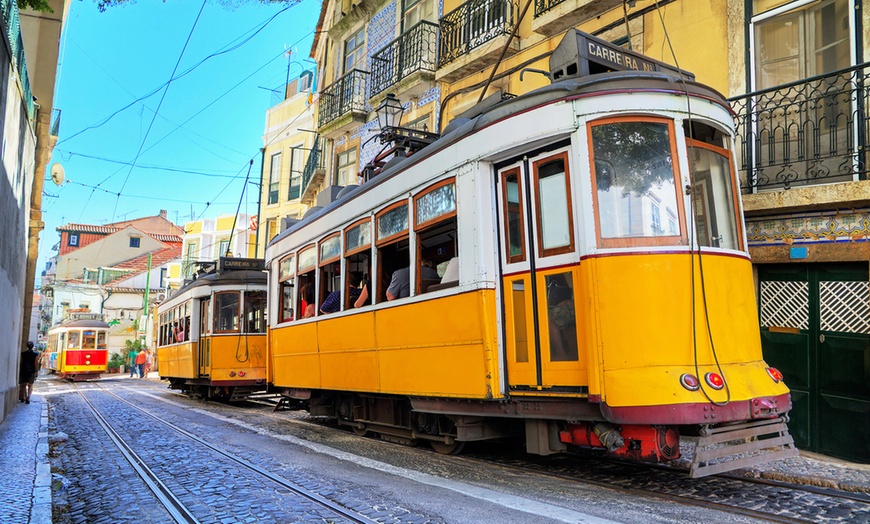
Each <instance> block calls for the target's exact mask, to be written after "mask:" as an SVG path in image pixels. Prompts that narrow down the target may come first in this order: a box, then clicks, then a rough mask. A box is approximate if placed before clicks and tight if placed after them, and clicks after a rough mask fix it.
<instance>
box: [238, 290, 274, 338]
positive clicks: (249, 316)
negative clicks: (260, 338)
mask: <svg viewBox="0 0 870 524" xmlns="http://www.w3.org/2000/svg"><path fill="white" fill-rule="evenodd" d="M243 303H244V320H245V322H244V332H245V333H246V334H250V335H263V334H265V333H266V306H267V304H268V299H267V293H266V290H265V289H246V290H245V292H244V298H243Z"/></svg>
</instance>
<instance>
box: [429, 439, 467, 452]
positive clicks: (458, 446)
mask: <svg viewBox="0 0 870 524" xmlns="http://www.w3.org/2000/svg"><path fill="white" fill-rule="evenodd" d="M429 445H430V446H432V449H433V450H435V453H438V454H439V455H458V454H459V453H461V452H462V448H464V447H465V442H462V441H459V440H454V441H453V442H452V443H450V444H445V443H444V442H440V441H437V440H430V441H429Z"/></svg>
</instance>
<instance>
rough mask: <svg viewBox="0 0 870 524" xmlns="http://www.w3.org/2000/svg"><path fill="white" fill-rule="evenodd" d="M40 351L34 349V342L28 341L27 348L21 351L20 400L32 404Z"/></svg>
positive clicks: (19, 369)
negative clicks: (31, 396)
mask: <svg viewBox="0 0 870 524" xmlns="http://www.w3.org/2000/svg"><path fill="white" fill-rule="evenodd" d="M38 361H39V353H37V352H36V351H35V350H34V349H33V342H29V341H28V342H27V346H26V349H25V350H24V351H22V352H21V360H20V363H19V368H18V402H25V403H27V404H30V394H31V393H33V383H34V382H36V376H37V374H38V373H39V368H38V367H37V362H38Z"/></svg>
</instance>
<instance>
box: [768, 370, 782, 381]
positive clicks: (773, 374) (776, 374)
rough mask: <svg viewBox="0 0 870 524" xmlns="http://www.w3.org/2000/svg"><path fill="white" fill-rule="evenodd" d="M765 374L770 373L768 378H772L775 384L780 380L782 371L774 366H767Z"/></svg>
mask: <svg viewBox="0 0 870 524" xmlns="http://www.w3.org/2000/svg"><path fill="white" fill-rule="evenodd" d="M767 374H768V375H770V378H772V379H773V381H774V382H776V383H777V384H779V382H780V381H781V380H782V373H781V372H780V371H779V370H778V369H776V368H767Z"/></svg>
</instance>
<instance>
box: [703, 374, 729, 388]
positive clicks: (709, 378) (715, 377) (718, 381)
mask: <svg viewBox="0 0 870 524" xmlns="http://www.w3.org/2000/svg"><path fill="white" fill-rule="evenodd" d="M704 380H705V381H706V382H707V384H708V385H709V386H710V387H711V388H713V389H717V390H718V389H722V388H723V387H725V380H723V379H722V377H721V376H720V375H719V374H718V373H713V372H710V373H707V374H706V375H704Z"/></svg>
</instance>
